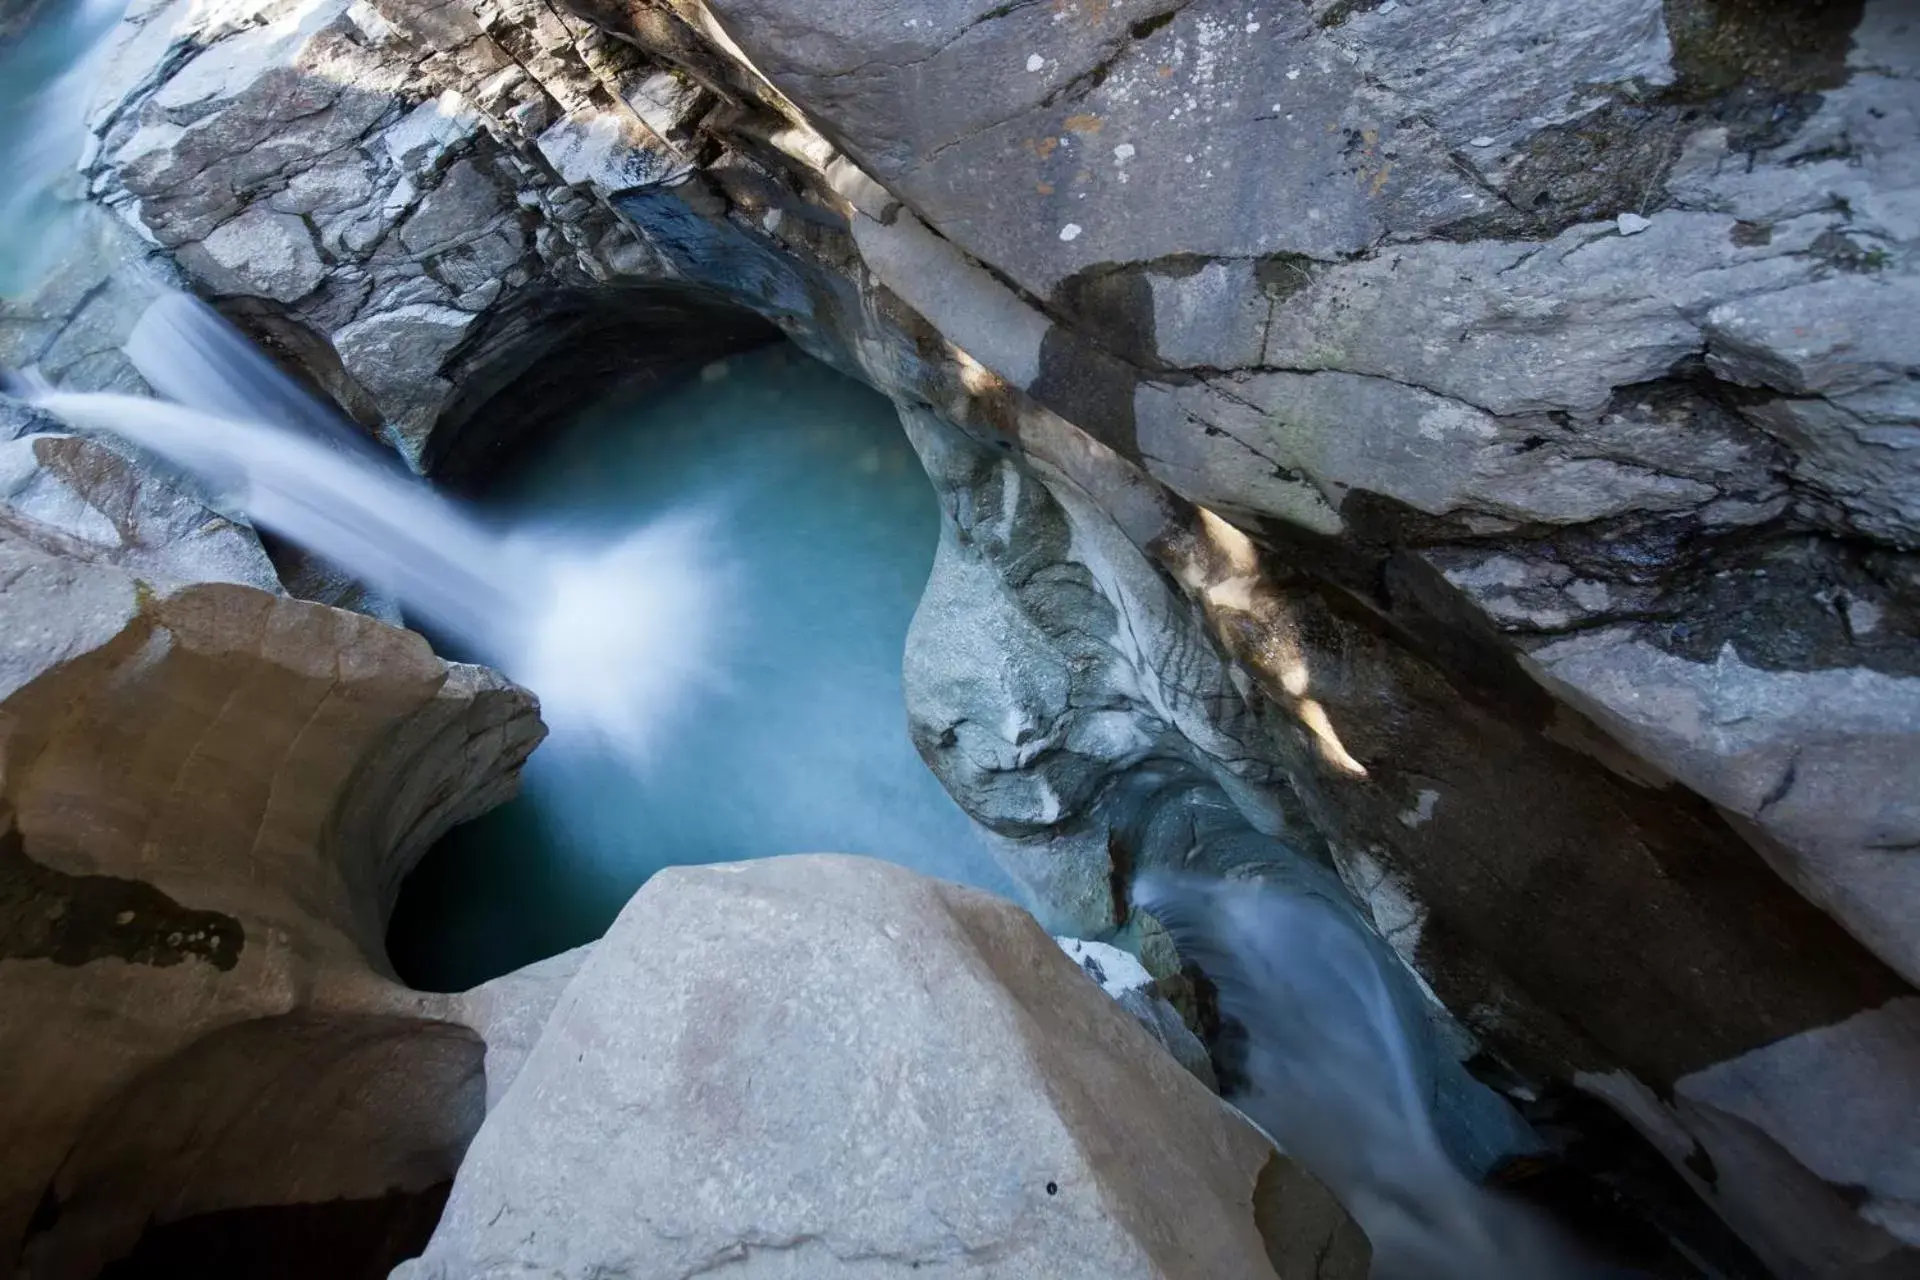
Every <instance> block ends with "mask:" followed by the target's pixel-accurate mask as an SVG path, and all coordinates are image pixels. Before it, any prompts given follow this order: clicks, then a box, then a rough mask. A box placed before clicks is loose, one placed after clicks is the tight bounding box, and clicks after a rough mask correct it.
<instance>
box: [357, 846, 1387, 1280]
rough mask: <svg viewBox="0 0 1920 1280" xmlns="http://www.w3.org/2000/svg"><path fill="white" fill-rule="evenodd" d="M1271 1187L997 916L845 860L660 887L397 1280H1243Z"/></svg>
mask: <svg viewBox="0 0 1920 1280" xmlns="http://www.w3.org/2000/svg"><path fill="white" fill-rule="evenodd" d="M1279 1161H1280V1157H1278V1156H1276V1155H1275V1154H1274V1152H1273V1151H1272V1149H1271V1147H1269V1146H1268V1145H1267V1144H1266V1142H1265V1141H1264V1140H1263V1139H1261V1138H1260V1137H1259V1135H1258V1134H1257V1133H1255V1132H1254V1131H1253V1130H1252V1129H1251V1128H1250V1127H1249V1126H1247V1125H1246V1124H1245V1123H1244V1122H1243V1121H1241V1120H1240V1119H1239V1118H1238V1117H1237V1116H1236V1115H1235V1114H1234V1113H1232V1112H1231V1111H1230V1110H1228V1109H1227V1108H1225V1107H1224V1106H1223V1105H1221V1104H1220V1103H1219V1102H1218V1101H1217V1100H1215V1099H1214V1098H1213V1096H1212V1095H1211V1094H1210V1093H1208V1092H1207V1090H1206V1089H1205V1088H1203V1087H1202V1086H1201V1085H1200V1084H1199V1083H1198V1082H1197V1081H1195V1080H1194V1079H1193V1078H1192V1077H1191V1076H1190V1075H1188V1074H1187V1072H1186V1071H1185V1070H1183V1069H1182V1068H1181V1067H1180V1066H1179V1065H1178V1064H1176V1063H1175V1062H1174V1061H1173V1060H1172V1059H1171V1058H1170V1057H1168V1056H1167V1055H1166V1054H1165V1053H1164V1052H1163V1051H1162V1050H1161V1049H1160V1047H1159V1046H1158V1045H1157V1044H1156V1043H1155V1042H1154V1041H1153V1039H1152V1038H1151V1037H1150V1036H1149V1035H1148V1034H1147V1032H1146V1031H1144V1030H1143V1029H1142V1028H1141V1027H1140V1026H1139V1025H1138V1024H1136V1023H1135V1022H1134V1021H1133V1020H1132V1019H1131V1018H1130V1017H1128V1016H1127V1014H1126V1013H1124V1012H1123V1011H1122V1010H1121V1009H1120V1008H1119V1007H1118V1005H1116V1004H1115V1003H1114V1002H1113V1001H1112V1000H1110V999H1109V998H1108V997H1107V996H1106V995H1104V994H1102V992H1101V991H1100V990H1099V988H1098V987H1096V986H1095V985H1094V984H1093V983H1091V982H1088V981H1087V980H1086V979H1085V977H1084V976H1082V974H1081V973H1080V972H1079V971H1078V970H1077V967H1076V966H1075V965H1074V963H1073V962H1072V961H1070V960H1069V959H1068V958H1067V957H1066V956H1065V955H1063V954H1062V953H1061V951H1060V949H1059V948H1058V947H1057V946H1056V945H1055V944H1054V942H1053V941H1052V939H1050V938H1048V937H1047V935H1046V934H1045V933H1043V932H1042V931H1041V930H1040V929H1039V928H1038V927H1037V926H1036V925H1035V924H1034V922H1033V921H1032V919H1031V918H1030V917H1028V916H1027V915H1026V914H1025V913H1024V912H1022V911H1020V910H1019V909H1018V908H1015V907H1013V906H1012V905H1011V904H1008V903H1005V902H1002V901H1000V900H998V899H994V898H991V897H988V896H987V895H984V894H980V893H977V892H974V891H972V890H968V889H963V888H959V887H957V886H953V885H947V884H943V883H940V882H937V881H932V880H927V879H923V878H921V877H918V876H916V875H914V874H912V873H911V872H907V871H904V870H902V869H900V868H897V867H893V866H890V865H888V864H884V863H879V862H875V861H871V860H867V859H856V858H841V857H827V856H812V857H797V858H776V859H771V860H768V861H762V862H754V863H744V864H733V865H722V866H714V867H700V868H673V869H669V870H667V871H664V872H662V873H660V874H659V875H658V876H656V877H655V878H654V879H653V880H651V881H649V882H648V884H647V886H646V887H645V888H643V889H642V890H641V891H640V892H639V894H637V895H636V896H635V897H634V899H633V901H632V902H630V903H629V904H628V906H627V908H626V910H625V911H623V912H622V913H621V916H620V918H619V920H618V921H616V922H615V924H614V926H613V928H612V929H611V930H610V931H609V932H608V934H607V936H606V937H605V938H604V939H603V940H601V941H600V942H599V943H597V944H595V946H594V948H593V951H592V954H591V955H590V956H589V958H588V959H587V961H586V963H585V964H584V965H583V966H582V968H581V970H580V973H579V975H578V976H577V977H576V978H575V979H574V981H573V983H572V984H571V985H570V986H569V987H568V989H567V992H566V994H565V995H564V996H563V997H562V998H561V1001H560V1004H559V1005H558V1007H557V1008H556V1009H555V1011H554V1014H553V1019H552V1022H551V1023H550V1025H549V1028H548V1030H547V1033H546V1035H545V1036H543V1037H542V1038H541V1040H540V1042H539V1043H538V1044H537V1045H536V1046H535V1047H534V1050H533V1053H532V1055H531V1056H530V1057H529V1058H528V1059H527V1063H526V1065H525V1067H524V1068H523V1069H522V1070H521V1073H520V1075H519V1077H518V1079H517V1080H516V1082H515V1084H514V1086H513V1087H512V1088H511V1089H510V1090H509V1091H508V1093H507V1096H506V1097H505V1098H504V1099H503V1100H502V1101H501V1102H500V1104H499V1105H498V1106H497V1107H496V1108H495V1110H494V1112H493V1114H492V1115H491V1116H490V1117H489V1119H488V1121H487V1124H486V1125H485V1127H484V1128H483V1129H482V1130H481V1132H480V1135H479V1136H478V1138H476V1140H475V1142H474V1145H473V1147H472V1149H471V1151H470V1153H469V1155H468V1158H467V1160H466V1162H465V1164H464V1165H463V1166H462V1167H461V1171H460V1175H459V1177H458V1179H457V1180H456V1182H455V1185H454V1192H453V1198H452V1199H451V1200H450V1201H449V1202H448V1206H447V1211H446V1215H445V1216H444V1217H443V1218H442V1220H441V1223H440V1227H439V1229H438V1230H437V1231H436V1232H435V1235H434V1239H433V1243H432V1244H431V1245H430V1246H429V1247H428V1249H427V1252H426V1255H425V1256H424V1257H422V1258H421V1259H419V1260H418V1261H415V1262H412V1263H408V1264H406V1265H404V1266H403V1267H401V1269H400V1270H399V1271H398V1272H396V1273H395V1274H396V1276H401V1277H408V1278H409V1280H432V1278H434V1277H449V1278H451V1277H456V1276H457V1277H480V1276H494V1275H506V1274H510V1273H511V1274H525V1273H532V1272H538V1273H540V1274H543V1275H553V1276H563V1277H571V1276H581V1277H585V1276H593V1275H605V1274H609V1273H613V1272H619V1273H623V1274H627V1275H631V1276H635V1277H683V1276H692V1275H704V1274H709V1273H711V1272H714V1271H717V1270H732V1271H736V1272H738V1273H740V1274H742V1275H759V1276H790V1277H801V1276H806V1277H820V1278H821V1280H826V1278H827V1277H838V1276H863V1275H881V1274H893V1273H895V1272H901V1271H906V1270H908V1269H911V1270H913V1271H914V1272H915V1273H916V1274H927V1275H936V1276H970V1275H981V1276H985V1275H1011V1274H1019V1275H1026V1274H1033V1275H1046V1276H1058V1277H1062V1278H1063V1280H1064V1278H1066V1277H1080V1276H1085V1277H1088V1278H1089V1280H1092V1278H1093V1277H1099V1278H1100V1280H1113V1278H1115V1277H1134V1276H1155V1277H1159V1276H1166V1277H1177V1276H1191V1277H1195V1278H1196V1280H1197V1278H1198V1277H1209V1278H1212V1277H1222V1278H1225V1277H1248V1278H1250V1280H1251V1278H1256V1277H1271V1276H1272V1275H1273V1274H1274V1271H1273V1269H1272V1264H1271V1263H1270V1262H1269V1261H1268V1256H1267V1244H1266V1243H1264V1242H1263V1240H1262V1237H1261V1235H1260V1233H1259V1231H1258V1230H1257V1229H1256V1227H1255V1222H1254V1211H1253V1198H1254V1184H1255V1182H1256V1180H1258V1179H1259V1178H1260V1176H1261V1174H1262V1170H1263V1169H1264V1168H1266V1167H1267V1166H1268V1165H1269V1163H1270V1162H1279ZM1295 1176H1296V1177H1297V1175H1295ZM1290 1200H1291V1207H1292V1208H1293V1209H1294V1210H1295V1211H1296V1212H1298V1213H1300V1214H1301V1215H1302V1216H1311V1214H1312V1213H1313V1212H1321V1213H1324V1210H1325V1208H1326V1207H1328V1202H1327V1201H1326V1199H1325V1192H1324V1191H1321V1190H1319V1189H1318V1188H1317V1187H1316V1186H1315V1185H1314V1184H1312V1183H1311V1182H1306V1181H1297V1182H1295V1184H1294V1185H1293V1186H1292V1188H1291V1191H1290ZM1316 1206H1317V1208H1316ZM1323 1221H1324V1219H1323ZM1334 1221H1335V1222H1337V1221H1338V1219H1337V1216H1336V1217H1335V1219H1334ZM1336 1230H1337V1228H1336ZM1292 1243H1293V1245H1294V1247H1296V1248H1298V1247H1300V1246H1302V1245H1303V1244H1305V1243H1306V1242H1304V1241H1300V1240H1295V1241H1293V1242H1292ZM1313 1243H1314V1245H1315V1246H1320V1247H1322V1249H1323V1251H1324V1245H1323V1242H1322V1241H1318V1240H1316V1241H1314V1242H1313ZM1288 1274H1289V1275H1296V1274H1297V1275H1301V1276H1305V1275H1307V1274H1309V1273H1308V1272H1306V1271H1297V1272H1296V1271H1292V1270H1290V1271H1289V1272H1288ZM1348 1274H1354V1275H1358V1274H1359V1272H1358V1271H1353V1272H1349V1273H1348Z"/></svg>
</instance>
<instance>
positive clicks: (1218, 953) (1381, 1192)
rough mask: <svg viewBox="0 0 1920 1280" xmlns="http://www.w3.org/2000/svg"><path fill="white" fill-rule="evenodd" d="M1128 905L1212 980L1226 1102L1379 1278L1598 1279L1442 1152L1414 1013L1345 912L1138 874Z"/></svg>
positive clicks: (1287, 888)
mask: <svg viewBox="0 0 1920 1280" xmlns="http://www.w3.org/2000/svg"><path fill="white" fill-rule="evenodd" d="M1134 901H1135V902H1136V903H1137V904H1138V905H1139V906H1141V907H1143V908H1144V909H1146V910H1148V911H1151V912H1152V913H1154V915H1155V916H1156V918H1158V919H1159V920H1160V921H1161V922H1162V923H1163V924H1165V925H1166V926H1167V928H1168V930H1169V931H1170V932H1171V933H1172V934H1173V936H1174V938H1175V940H1176V941H1177V942H1178V944H1179V947H1180V954H1181V956H1182V957H1183V958H1185V959H1187V960H1190V961H1191V962H1193V963H1195V964H1197V965H1198V966H1199V967H1200V968H1201V969H1202V970H1203V971H1204V972H1205V973H1206V974H1207V975H1208V977H1209V978H1210V979H1211V980H1212V982H1213V984H1214V987H1215V991H1216V993H1217V998H1218V1001H1219V1011H1220V1015H1221V1017H1222V1018H1223V1019H1225V1020H1230V1021H1231V1023H1232V1024H1233V1026H1234V1029H1235V1032H1236V1038H1237V1053H1236V1057H1237V1059H1238V1060H1237V1061H1235V1062H1234V1063H1233V1067H1234V1072H1233V1074H1234V1076H1236V1077H1237V1078H1238V1079H1239V1080H1240V1081H1242V1083H1241V1084H1240V1086H1239V1087H1238V1088H1236V1089H1235V1090H1233V1091H1232V1092H1231V1094H1230V1097H1231V1099H1232V1101H1233V1103H1234V1105H1235V1106H1237V1107H1239V1108H1240V1109H1241V1111H1242V1112H1244V1113H1245V1114H1246V1115H1247V1117H1248V1118H1249V1119H1251V1120H1252V1121H1253V1122H1254V1123H1256V1124H1258V1125H1259V1126H1260V1127H1261V1128H1262V1129H1264V1130H1265V1131H1266V1133H1267V1134H1268V1136H1269V1137H1271V1138H1272V1139H1273V1140H1274V1142H1275V1144H1276V1145H1277V1146H1279V1147H1280V1148H1281V1150H1283V1151H1286V1152H1288V1153H1289V1154H1291V1155H1292V1156H1293V1157H1294V1158H1295V1159H1297V1160H1299V1161H1300V1162H1301V1164H1303V1165H1304V1166H1306V1167H1307V1168H1308V1169H1311V1170H1312V1171H1313V1173H1314V1175H1315V1176H1316V1177H1318V1178H1319V1179H1320V1180H1321V1181H1323V1182H1325V1183H1326V1184H1327V1187H1328V1189H1329V1190H1331V1191H1332V1192H1333V1193H1334V1195H1335V1196H1337V1197H1338V1198H1339V1200H1340V1202H1341V1204H1343V1205H1344V1206H1345V1207H1346V1209H1347V1212H1349V1213H1350V1214H1352V1215H1353V1218H1354V1221H1355V1222H1356V1223H1358V1224H1359V1225H1360V1228H1361V1229H1362V1230H1363V1231H1365V1232H1366V1234H1367V1238H1368V1240H1369V1241H1370V1242H1371V1243H1372V1245H1373V1275H1374V1276H1375V1277H1378V1278H1379V1280H1490V1278H1498V1280H1572V1278H1574V1277H1580V1278H1582V1280H1598V1277H1600V1276H1603V1275H1608V1274H1617V1273H1612V1272H1608V1271H1605V1270H1603V1269H1601V1268H1598V1267H1596V1266H1593V1265H1592V1264H1589V1263H1587V1262H1586V1261H1584V1260H1583V1259H1581V1258H1579V1257H1578V1255H1577V1254H1576V1253H1575V1252H1574V1250H1573V1249H1572V1248H1571V1247H1570V1246H1569V1245H1567V1244H1566V1243H1565V1242H1563V1241H1561V1240H1560V1239H1559V1238H1558V1237H1557V1236H1556V1235H1555V1234H1554V1233H1553V1232H1552V1230H1551V1229H1550V1228H1548V1227H1547V1226H1546V1224H1545V1223H1543V1222H1542V1221H1540V1220H1538V1219H1537V1218H1536V1217H1535V1216H1534V1215H1533V1214H1532V1213H1531V1212H1529V1211H1528V1210H1526V1209H1524V1208H1522V1207H1521V1206H1519V1205H1516V1204H1512V1203H1509V1202H1507V1201H1505V1200H1502V1199H1500V1198H1499V1197H1497V1196H1495V1195H1494V1194H1493V1193H1491V1192H1489V1191H1487V1190H1485V1189H1484V1188H1482V1187H1480V1186H1478V1185H1476V1184H1475V1183H1473V1182H1471V1181H1469V1180H1468V1179H1467V1178H1466V1177H1465V1176H1464V1175H1463V1174H1462V1173H1461V1172H1460V1170H1459V1168H1458V1167H1456V1165H1455V1164H1454V1162H1453V1161H1452V1159H1450V1158H1449V1156H1448V1155H1447V1152H1446V1151H1445V1149H1444V1148H1443V1146H1442V1145H1441V1141H1440V1135H1439V1133H1438V1132H1437V1131H1436V1129H1435V1127H1434V1121H1433V1116H1432V1113H1431V1111H1430V1109H1429V1104H1428V1101H1427V1099H1428V1098H1429V1097H1430V1096H1431V1091H1432V1085H1431V1082H1430V1081H1429V1080H1427V1079H1426V1078H1425V1077H1426V1075H1427V1072H1426V1070H1425V1068H1424V1066H1423V1064H1422V1062H1421V1061H1420V1058H1419V1057H1418V1055H1417V1054H1416V1053H1415V1052H1414V1048H1413V1046H1414V1044H1415V1042H1416V1036H1415V1035H1414V1034H1413V1033H1412V1032H1411V1031H1410V1027H1417V1026H1418V1025H1419V1024H1420V1022H1421V1020H1422V1018H1423V1011H1422V1010H1421V1009H1420V1008H1419V1007H1418V1005H1417V1003H1416V1001H1417V997H1414V996H1413V994H1412V992H1411V991H1410V990H1408V989H1407V986H1406V984H1405V983H1404V982H1403V981H1396V980H1395V978H1394V977H1393V976H1391V975H1393V974H1394V972H1395V966H1394V962H1393V961H1392V960H1390V959H1388V958H1387V957H1386V955H1385V954H1384V953H1385V951H1386V948H1385V945H1384V944H1383V943H1381V942H1380V940H1379V939H1378V938H1377V937H1375V936H1374V935H1373V934H1372V932H1371V931H1370V930H1368V929H1367V928H1366V927H1365V926H1364V925H1363V924H1361V923H1360V922H1359V921H1358V920H1357V919H1356V918H1355V917H1354V914H1353V912H1352V910H1351V909H1350V908H1348V907H1346V906H1345V905H1344V904H1342V903H1336V902H1335V901H1333V900H1332V899H1331V898H1328V897H1326V896H1323V895H1321V894H1317V893H1314V892H1311V891H1309V890H1306V889H1304V888H1302V887H1300V886H1294V885H1281V884H1263V883H1259V882H1257V881H1228V880H1218V879H1203V878H1201V877H1197V876H1191V875H1170V874H1166V873H1149V874H1147V875H1144V876H1142V877H1141V878H1140V880H1139V881H1138V882H1137V883H1136V885H1135V889H1134Z"/></svg>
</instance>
